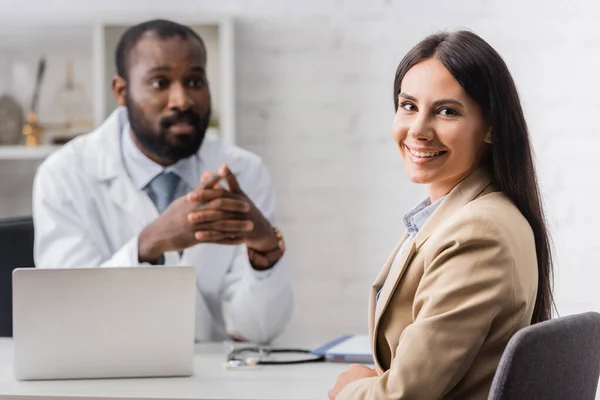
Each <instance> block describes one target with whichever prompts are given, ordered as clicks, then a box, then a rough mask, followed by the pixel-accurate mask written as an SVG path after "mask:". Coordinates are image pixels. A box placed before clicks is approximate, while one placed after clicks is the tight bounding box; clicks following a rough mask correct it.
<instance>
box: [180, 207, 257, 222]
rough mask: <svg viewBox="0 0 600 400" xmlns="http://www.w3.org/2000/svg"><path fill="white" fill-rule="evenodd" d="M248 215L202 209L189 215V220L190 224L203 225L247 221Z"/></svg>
mask: <svg viewBox="0 0 600 400" xmlns="http://www.w3.org/2000/svg"><path fill="white" fill-rule="evenodd" d="M246 218H247V216H246V213H236V212H231V211H221V210H215V209H212V208H201V209H199V210H195V211H192V212H190V213H189V214H188V217H187V220H188V222H189V223H190V224H202V223H207V222H214V221H220V220H224V219H230V220H243V219H246Z"/></svg>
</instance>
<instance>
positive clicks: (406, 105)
mask: <svg viewBox="0 0 600 400" xmlns="http://www.w3.org/2000/svg"><path fill="white" fill-rule="evenodd" d="M400 106H401V107H402V108H404V109H405V110H406V111H415V110H416V109H417V108H416V107H415V105H414V104H412V103H409V102H407V101H405V102H404V103H402V104H401V105H400Z"/></svg>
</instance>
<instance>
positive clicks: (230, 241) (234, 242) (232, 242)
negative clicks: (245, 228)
mask: <svg viewBox="0 0 600 400" xmlns="http://www.w3.org/2000/svg"><path fill="white" fill-rule="evenodd" d="M244 241H245V239H244V238H241V237H235V236H234V237H232V238H230V239H223V240H217V241H216V242H213V243H215V244H227V245H237V244H242V243H244Z"/></svg>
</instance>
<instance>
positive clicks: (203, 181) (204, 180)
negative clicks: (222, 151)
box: [196, 171, 223, 190]
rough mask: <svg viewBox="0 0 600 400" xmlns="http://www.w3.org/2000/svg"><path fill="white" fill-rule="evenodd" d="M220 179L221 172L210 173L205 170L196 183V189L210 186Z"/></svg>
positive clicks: (221, 176) (221, 177)
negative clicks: (198, 183)
mask: <svg viewBox="0 0 600 400" xmlns="http://www.w3.org/2000/svg"><path fill="white" fill-rule="evenodd" d="M221 179H223V175H221V174H212V173H210V172H208V171H206V172H205V173H203V174H202V177H201V178H200V185H198V187H197V188H196V190H198V189H206V188H212V187H213V186H215V185H216V184H217V183H219V181H220V180H221Z"/></svg>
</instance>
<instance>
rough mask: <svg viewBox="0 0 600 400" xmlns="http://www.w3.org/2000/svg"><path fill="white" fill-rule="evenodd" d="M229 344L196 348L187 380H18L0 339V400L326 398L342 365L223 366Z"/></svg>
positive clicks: (9, 352) (9, 346)
mask: <svg viewBox="0 0 600 400" xmlns="http://www.w3.org/2000/svg"><path fill="white" fill-rule="evenodd" d="M227 350H228V346H227V345H226V344H220V343H219V344H199V345H197V346H196V356H195V360H194V376H192V377H189V378H146V379H98V380H69V381H23V382H21V381H17V380H15V378H14V376H13V367H12V363H13V347H12V339H7V338H0V399H21V400H24V399H28V400H29V399H31V400H33V399H35V400H39V399H57V398H61V399H62V398H68V399H69V400H75V399H78V400H79V399H106V398H119V399H136V400H141V399H202V400H204V399H211V400H222V399H240V400H241V399H281V400H287V399H290V400H292V399H293V400H296V399H298V400H300V399H302V400H311V399H326V398H327V391H328V390H329V389H330V388H331V387H332V386H333V384H334V383H335V380H336V378H337V376H338V374H339V373H341V372H342V371H344V370H345V369H346V368H347V365H345V364H331V363H311V364H300V365H282V366H257V367H252V368H249V367H239V368H237V369H232V370H229V371H226V370H224V368H223V362H224V361H225V356H226V352H227Z"/></svg>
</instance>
